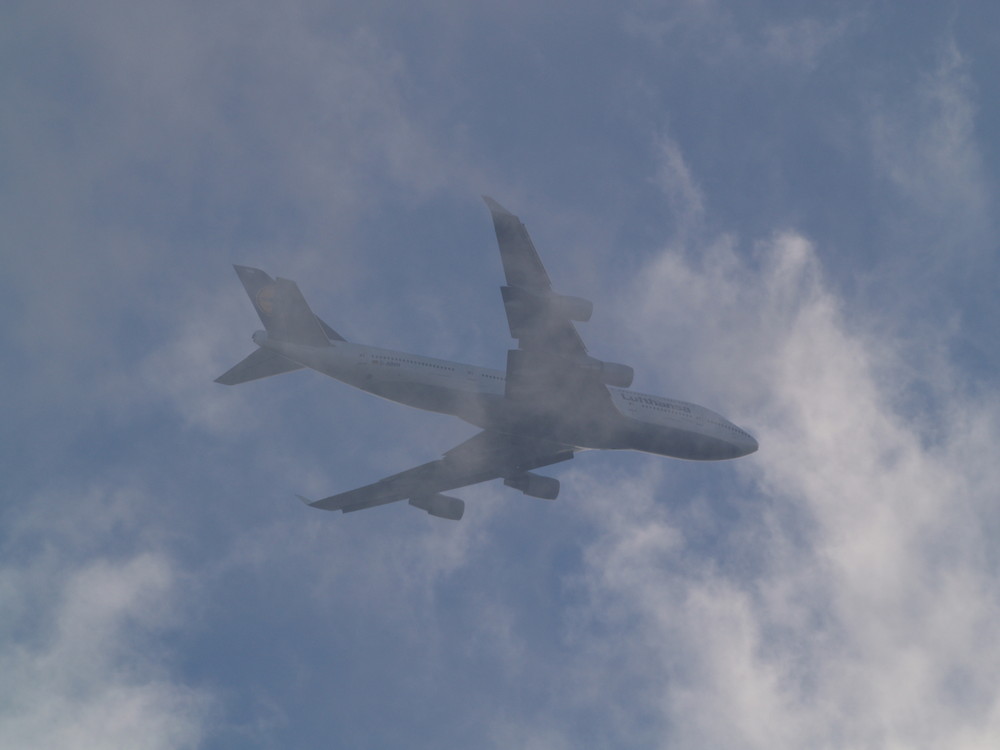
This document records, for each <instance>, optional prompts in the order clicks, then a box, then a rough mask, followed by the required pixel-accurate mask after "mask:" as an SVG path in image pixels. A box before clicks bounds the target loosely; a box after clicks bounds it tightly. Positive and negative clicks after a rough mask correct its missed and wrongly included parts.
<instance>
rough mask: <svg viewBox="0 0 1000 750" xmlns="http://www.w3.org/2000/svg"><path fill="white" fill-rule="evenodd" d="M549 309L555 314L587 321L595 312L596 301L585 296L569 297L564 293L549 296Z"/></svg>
mask: <svg viewBox="0 0 1000 750" xmlns="http://www.w3.org/2000/svg"><path fill="white" fill-rule="evenodd" d="M548 304H549V310H550V311H551V312H552V313H554V314H555V315H557V316H559V317H563V318H569V319H570V320H575V321H577V322H578V323H586V322H587V321H588V320H590V316H591V315H593V314H594V303H593V302H591V301H590V300H589V299H584V298H583V297H567V296H565V295H562V294H550V295H549V296H548Z"/></svg>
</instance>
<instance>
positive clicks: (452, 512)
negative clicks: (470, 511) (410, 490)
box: [410, 493, 465, 521]
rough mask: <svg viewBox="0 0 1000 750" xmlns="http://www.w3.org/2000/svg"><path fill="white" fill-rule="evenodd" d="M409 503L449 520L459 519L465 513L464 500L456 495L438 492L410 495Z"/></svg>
mask: <svg viewBox="0 0 1000 750" xmlns="http://www.w3.org/2000/svg"><path fill="white" fill-rule="evenodd" d="M410 505H412V506H413V507H414V508H420V510H425V511H427V512H428V513H429V514H431V515H432V516H436V517H437V518H447V519H448V520H449V521H461V520H462V515H463V514H464V513H465V501H464V500H459V499H458V498H457V497H449V496H448V495H442V494H440V493H437V494H434V495H424V496H423V497H411V498H410Z"/></svg>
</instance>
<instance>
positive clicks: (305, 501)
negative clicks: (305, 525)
mask: <svg viewBox="0 0 1000 750" xmlns="http://www.w3.org/2000/svg"><path fill="white" fill-rule="evenodd" d="M295 497H297V498H298V499H299V500H301V501H302V502H303V503H305V504H306V505H308V506H309V507H312V504H313V501H312V500H310V499H309V498H308V497H303V496H302V495H296V496H295Z"/></svg>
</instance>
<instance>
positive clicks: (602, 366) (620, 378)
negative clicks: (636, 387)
mask: <svg viewBox="0 0 1000 750" xmlns="http://www.w3.org/2000/svg"><path fill="white" fill-rule="evenodd" d="M596 363H597V369H598V373H599V375H600V378H601V382H602V383H604V384H605V385H611V386H614V387H615V388H628V387H629V386H630V385H632V378H634V377H635V370H633V369H632V368H631V367H629V366H628V365H620V364H618V363H617V362H601V361H600V360H597V361H596Z"/></svg>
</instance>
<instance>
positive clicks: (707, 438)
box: [628, 423, 746, 461]
mask: <svg viewBox="0 0 1000 750" xmlns="http://www.w3.org/2000/svg"><path fill="white" fill-rule="evenodd" d="M630 437H631V440H630V443H631V444H630V445H629V446H628V447H629V448H631V449H632V450H637V451H643V452H645V453H656V454H658V455H661V456H670V457H671V458H683V459H687V460H689V461H721V460H724V459H727V458H736V457H738V456H742V455H744V454H745V452H746V451H744V450H742V449H741V448H740V447H739V446H737V445H735V444H734V443H732V442H730V441H728V440H724V439H722V438H719V437H716V436H714V435H711V434H708V433H707V432H704V431H701V430H698V429H696V428H694V426H692V427H690V428H683V427H669V426H664V425H654V424H649V423H645V424H643V423H638V425H637V427H636V429H635V430H634V431H633V432H632V434H631V436H630Z"/></svg>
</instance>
